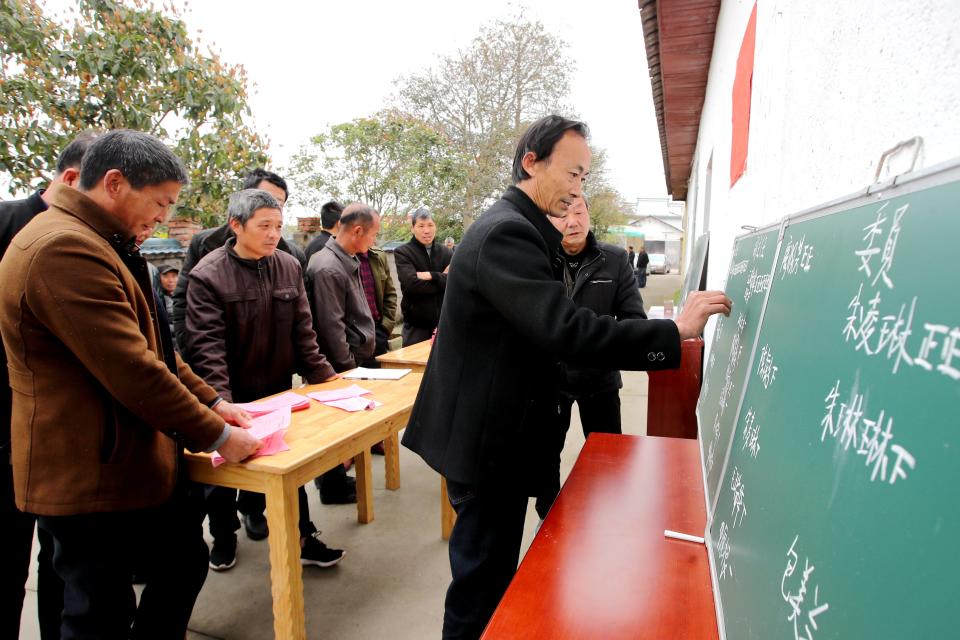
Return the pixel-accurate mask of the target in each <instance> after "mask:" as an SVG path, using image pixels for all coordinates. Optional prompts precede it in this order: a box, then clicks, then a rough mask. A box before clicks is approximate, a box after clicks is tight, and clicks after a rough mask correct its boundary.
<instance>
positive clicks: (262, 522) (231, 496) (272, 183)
mask: <svg viewBox="0 0 960 640" xmlns="http://www.w3.org/2000/svg"><path fill="white" fill-rule="evenodd" d="M243 188H244V189H261V190H263V191H266V192H267V193H269V194H270V195H272V196H273V197H274V198H275V199H276V201H277V203H278V204H279V205H280V207H281V209H282V208H283V205H284V203H286V201H287V195H288V193H289V192H288V191H287V182H286V181H285V180H284V179H283V178H281V177H280V176H278V175H277V174H275V173H273V172H272V171H267V170H265V169H254V170H253V171H251V172H250V173H249V174H247V177H246V178H244V180H243ZM232 237H233V230H232V229H231V228H230V223H229V221H228V222H226V223H224V224H223V225H222V226H219V227H216V228H214V229H205V230H203V231H201V232H200V233H198V234H197V235H195V236H193V239H192V240H191V241H190V247H189V249H188V250H187V257H186V258H185V259H184V261H183V268H181V269H180V276H179V278H178V279H177V288H176V289H175V290H174V292H173V312H172V313H171V314H170V315H171V317H170V320H171V322H172V323H173V330H174V331H173V332H174V336H175V337H176V343H177V349H178V350H179V351H180V353H187V335H186V317H187V293H188V289H189V285H190V272H191V271H192V270H193V267H194V266H195V265H196V264H197V263H198V262H200V260H201V259H203V257H204V256H206V255H207V254H208V253H210V252H211V251H213V250H215V249H219V248H220V247H222V246H223V245H224V244H226V242H227V240H229V239H230V238H232ZM277 248H278V249H280V250H281V251H284V252H286V253H289V254H290V255H292V256H293V257H295V258H296V259H297V260H298V261H299V262H300V265H301V267H302V266H303V265H304V264H305V258H304V256H303V252H302V251H301V250H300V248H299V247H297V246H296V245H295V244H292V243H288V242H287V241H286V240H284V239H283V238H280V241H279V243H278V245H277ZM186 359H187V362H188V363H190V359H189V357H187V358H186ZM191 364H192V363H191ZM206 505H207V511H208V514H207V515H208V516H209V518H210V528H211V529H216V530H218V531H221V530H225V529H227V528H229V527H230V526H232V523H233V522H235V521H236V519H237V513H236V512H237V509H238V508H239V509H240V512H241V513H242V514H243V515H244V518H243V526H244V529H245V530H246V533H247V537H248V538H250V539H251V540H263V539H264V538H266V537H267V518H266V517H265V516H264V515H263V514H264V510H265V509H266V503H265V502H264V498H263V495H262V494H259V493H253V492H252V491H240V493H239V497H238V494H237V491H236V490H235V489H231V488H229V487H213V486H211V487H207V488H206Z"/></svg>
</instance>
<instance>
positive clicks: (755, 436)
mask: <svg viewBox="0 0 960 640" xmlns="http://www.w3.org/2000/svg"><path fill="white" fill-rule="evenodd" d="M740 448H741V449H746V450H748V451H749V452H750V455H751V456H753V458H754V459H756V457H757V454H759V453H760V425H759V424H757V414H756V412H754V410H753V407H750V409H748V410H747V415H746V417H745V418H744V420H743V445H742V446H741V447H740Z"/></svg>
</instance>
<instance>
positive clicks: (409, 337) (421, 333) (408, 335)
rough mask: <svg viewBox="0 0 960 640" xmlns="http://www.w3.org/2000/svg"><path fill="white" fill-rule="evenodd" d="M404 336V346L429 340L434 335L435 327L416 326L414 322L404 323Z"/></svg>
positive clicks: (402, 332)
mask: <svg viewBox="0 0 960 640" xmlns="http://www.w3.org/2000/svg"><path fill="white" fill-rule="evenodd" d="M400 333H401V335H402V336H403V346H405V347H407V346H410V345H411V344H417V343H418V342H423V341H424V340H429V339H430V338H432V337H433V329H426V328H424V327H415V326H413V325H412V324H407V323H406V322H404V323H403V330H402V331H401V332H400Z"/></svg>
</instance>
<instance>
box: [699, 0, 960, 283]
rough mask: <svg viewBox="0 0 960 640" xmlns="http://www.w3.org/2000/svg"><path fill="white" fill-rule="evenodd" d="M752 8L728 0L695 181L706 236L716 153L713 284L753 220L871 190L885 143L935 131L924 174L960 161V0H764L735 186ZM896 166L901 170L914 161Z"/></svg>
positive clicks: (742, 0) (923, 160)
mask: <svg viewBox="0 0 960 640" xmlns="http://www.w3.org/2000/svg"><path fill="white" fill-rule="evenodd" d="M752 8H753V2H752V1H751V2H747V1H746V0H724V2H723V4H722V7H721V10H720V16H719V21H718V24H717V35H716V40H715V42H714V50H713V59H712V62H711V66H710V75H709V81H708V86H707V94H706V100H705V102H704V109H703V114H702V118H701V123H700V133H699V139H698V144H697V152H696V155H695V157H694V162H693V167H694V168H693V174H692V176H691V180H690V183H689V189H690V194H689V195H688V205H689V206H690V207H691V209H692V211H690V212H688V213H689V215H688V225H689V224H690V223H691V222H692V223H693V224H694V225H695V231H694V233H695V234H696V235H700V234H702V233H703V231H704V224H703V223H704V220H703V218H704V211H705V208H706V204H707V203H706V202H705V194H706V192H707V188H706V184H705V183H706V178H707V170H706V169H707V162H708V161H709V159H710V155H711V152H712V153H713V172H712V182H711V188H710V190H709V191H710V203H709V206H710V224H709V230H710V234H711V242H710V264H709V275H708V284H709V286H710V287H711V288H718V287H720V286H721V285H722V284H723V282H724V281H725V279H726V272H727V268H728V266H729V262H730V253H731V250H732V247H733V238H734V237H735V236H736V235H739V234H741V233H743V231H742V230H741V228H740V227H741V225H754V226H760V225H764V224H767V223H770V222H775V221H777V220H779V219H780V218H782V217H783V216H785V215H788V214H791V213H796V212H798V211H801V210H803V209H806V208H809V207H811V206H814V205H817V204H819V203H822V202H826V201H829V200H832V199H834V198H837V197H839V196H843V195H846V194H848V193H852V192H854V191H857V190H860V189H862V188H864V187H866V186H867V185H868V184H869V183H871V182H873V177H874V173H875V171H876V168H877V163H878V161H879V159H880V155H881V154H882V153H883V151H884V150H886V149H889V148H890V147H892V146H894V145H895V144H896V143H897V142H899V141H901V140H905V139H907V138H911V137H913V136H918V135H919V136H922V137H923V138H924V150H923V153H922V155H921V157H920V160H919V162H918V168H922V167H924V166H930V165H932V164H936V163H938V162H942V161H944V160H948V159H951V158H953V157H956V156H958V155H960V2H958V1H957V0H909V1H908V0H883V1H881V2H878V1H877V0H842V1H839V0H837V1H824V0H814V1H812V2H811V1H801V0H760V2H759V4H758V7H757V44H756V52H755V59H754V60H755V61H754V75H753V98H752V105H751V116H750V144H749V150H748V156H747V170H746V172H745V173H744V174H743V176H741V178H740V180H739V181H738V182H737V184H736V185H735V186H734V187H733V188H732V189H731V188H730V136H731V92H732V87H733V79H734V73H735V69H736V61H737V55H738V53H739V49H740V42H741V40H742V38H743V32H744V29H745V28H746V24H747V20H748V18H749V16H750V11H751V9H752ZM895 160H896V162H894V164H893V165H892V166H893V169H894V171H893V173H900V172H902V171H904V170H905V169H906V166H908V164H909V163H908V162H907V161H908V160H909V158H905V157H903V154H902V155H901V157H898V158H896V159H895ZM690 231H691V230H690V229H688V236H687V237H688V238H689V239H690V241H691V242H692V240H693V237H692V236H691V235H689V232H690ZM688 253H689V252H688Z"/></svg>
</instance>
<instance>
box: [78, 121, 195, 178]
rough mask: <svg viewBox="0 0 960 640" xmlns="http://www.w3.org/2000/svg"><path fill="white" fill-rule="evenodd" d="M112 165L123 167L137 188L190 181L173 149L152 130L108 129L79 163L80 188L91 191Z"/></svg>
mask: <svg viewBox="0 0 960 640" xmlns="http://www.w3.org/2000/svg"><path fill="white" fill-rule="evenodd" d="M111 169H117V170H118V171H120V173H122V174H123V177H124V178H126V179H127V181H128V182H129V183H130V186H132V187H133V188H134V189H142V188H143V187H146V186H150V185H155V184H162V183H164V182H171V181H173V182H179V183H180V184H183V185H185V184H188V183H189V182H190V177H189V176H188V175H187V169H186V168H185V167H184V166H183V163H182V162H181V161H180V158H178V157H177V156H176V155H175V154H174V153H173V151H171V150H170V149H169V148H167V146H166V145H165V144H163V143H162V142H160V140H158V139H157V138H155V137H153V136H152V135H150V134H149V133H143V132H142V131H132V130H130V129H114V130H113V131H108V132H107V133H105V134H103V135H101V136H97V138H96V139H95V140H94V141H93V142H91V143H90V146H89V147H88V148H87V152H86V153H85V154H84V155H83V162H82V163H81V164H80V188H81V189H82V190H84V191H89V190H90V189H92V188H93V187H94V185H96V184H97V183H98V182H100V181H101V180H102V179H103V176H105V175H106V174H107V172H108V171H110V170H111Z"/></svg>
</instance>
